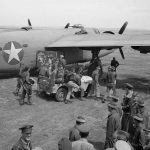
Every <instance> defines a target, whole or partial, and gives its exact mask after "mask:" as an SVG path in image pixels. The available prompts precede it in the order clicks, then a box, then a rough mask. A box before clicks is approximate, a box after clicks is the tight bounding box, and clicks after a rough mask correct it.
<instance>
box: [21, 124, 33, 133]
mask: <svg viewBox="0 0 150 150" xmlns="http://www.w3.org/2000/svg"><path fill="white" fill-rule="evenodd" d="M32 128H33V125H24V126H22V127H21V128H19V130H21V131H22V132H23V133H31V132H32Z"/></svg>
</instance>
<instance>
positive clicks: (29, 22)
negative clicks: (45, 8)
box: [28, 19, 32, 27]
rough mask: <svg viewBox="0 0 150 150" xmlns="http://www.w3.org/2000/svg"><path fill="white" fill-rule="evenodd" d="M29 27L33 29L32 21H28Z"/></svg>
mask: <svg viewBox="0 0 150 150" xmlns="http://www.w3.org/2000/svg"><path fill="white" fill-rule="evenodd" d="M28 25H29V26H31V27H32V24H31V21H30V19H28Z"/></svg>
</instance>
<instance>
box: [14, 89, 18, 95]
mask: <svg viewBox="0 0 150 150" xmlns="http://www.w3.org/2000/svg"><path fill="white" fill-rule="evenodd" d="M18 94H19V88H16V91H15V92H14V95H15V96H18Z"/></svg>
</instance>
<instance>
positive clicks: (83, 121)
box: [76, 116, 86, 123]
mask: <svg viewBox="0 0 150 150" xmlns="http://www.w3.org/2000/svg"><path fill="white" fill-rule="evenodd" d="M76 121H77V122H81V123H85V122H86V121H85V118H84V117H82V116H78V117H77V119H76Z"/></svg>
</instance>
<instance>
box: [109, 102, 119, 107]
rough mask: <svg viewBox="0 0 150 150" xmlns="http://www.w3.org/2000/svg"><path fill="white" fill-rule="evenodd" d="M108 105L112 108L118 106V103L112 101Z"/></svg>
mask: <svg viewBox="0 0 150 150" xmlns="http://www.w3.org/2000/svg"><path fill="white" fill-rule="evenodd" d="M108 106H109V107H111V108H116V107H117V104H116V103H115V102H110V103H108Z"/></svg>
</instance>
